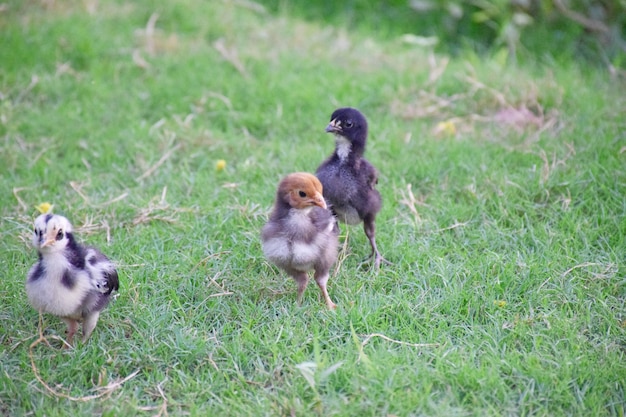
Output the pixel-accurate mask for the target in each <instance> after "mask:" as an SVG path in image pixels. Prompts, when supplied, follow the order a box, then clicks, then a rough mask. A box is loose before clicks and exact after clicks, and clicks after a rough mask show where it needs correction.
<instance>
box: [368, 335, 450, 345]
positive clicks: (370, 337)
mask: <svg viewBox="0 0 626 417" xmlns="http://www.w3.org/2000/svg"><path fill="white" fill-rule="evenodd" d="M374 337H380V338H381V339H384V340H386V341H388V342H391V343H395V344H398V345H404V346H411V347H439V345H440V343H410V342H403V341H402V340H395V339H392V338H390V337H387V336H385V335H384V334H381V333H372V334H370V335H368V336H367V337H366V338H365V339H363V342H361V347H365V345H366V344H368V343H369V341H370V340H371V339H373V338H374Z"/></svg>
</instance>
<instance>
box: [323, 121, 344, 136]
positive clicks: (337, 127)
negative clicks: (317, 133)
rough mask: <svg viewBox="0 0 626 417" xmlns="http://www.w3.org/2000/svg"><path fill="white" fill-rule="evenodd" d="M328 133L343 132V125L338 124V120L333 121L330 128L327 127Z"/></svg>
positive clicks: (329, 124) (329, 125)
mask: <svg viewBox="0 0 626 417" xmlns="http://www.w3.org/2000/svg"><path fill="white" fill-rule="evenodd" d="M326 132H327V133H331V132H332V133H338V132H341V123H338V122H337V119H333V120H331V121H330V123H328V126H326Z"/></svg>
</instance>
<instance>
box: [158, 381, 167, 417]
mask: <svg viewBox="0 0 626 417" xmlns="http://www.w3.org/2000/svg"><path fill="white" fill-rule="evenodd" d="M165 381H167V378H166V379H165V380H163V381H161V382H159V384H158V385H157V390H158V391H159V395H160V396H161V398H163V404H161V407H160V408H159V413H158V414H157V416H158V417H161V416H167V415H168V414H167V397H166V396H165V393H164V392H163V387H162V385H163V384H164V383H165Z"/></svg>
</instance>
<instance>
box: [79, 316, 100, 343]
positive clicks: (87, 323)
mask: <svg viewBox="0 0 626 417" xmlns="http://www.w3.org/2000/svg"><path fill="white" fill-rule="evenodd" d="M98 317H100V312H99V311H96V312H94V313H91V315H89V316H87V317H85V319H84V321H83V342H86V341H87V339H89V336H91V332H93V329H95V328H96V324H97V323H98Z"/></svg>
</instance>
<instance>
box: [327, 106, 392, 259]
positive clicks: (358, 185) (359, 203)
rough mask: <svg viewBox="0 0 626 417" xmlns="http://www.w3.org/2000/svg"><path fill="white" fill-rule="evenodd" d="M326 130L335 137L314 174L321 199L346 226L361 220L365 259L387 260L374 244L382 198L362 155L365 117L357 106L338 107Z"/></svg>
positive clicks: (375, 174) (375, 175)
mask: <svg viewBox="0 0 626 417" xmlns="http://www.w3.org/2000/svg"><path fill="white" fill-rule="evenodd" d="M326 132H329V133H333V134H334V136H335V152H334V153H333V154H332V155H331V156H330V158H328V159H327V160H326V161H324V162H323V163H322V164H321V165H320V166H319V168H317V171H316V172H315V175H317V178H319V180H320V182H321V183H322V185H323V187H324V198H325V199H326V200H327V201H328V202H329V203H330V206H331V207H330V208H331V210H332V211H333V212H334V213H335V215H336V216H337V218H338V219H339V220H340V221H342V222H344V223H346V224H350V225H355V224H359V223H361V222H363V229H364V230H365V235H366V236H367V238H368V239H369V241H370V245H371V246H372V253H371V254H370V256H369V258H371V257H374V266H375V268H376V269H378V268H379V267H380V263H381V262H387V263H389V262H388V261H387V260H386V259H385V258H383V257H382V255H381V254H380V252H379V251H378V247H377V246H376V214H377V213H378V212H379V211H380V208H381V205H382V199H381V197H380V193H379V192H378V190H377V189H376V184H377V183H378V172H377V171H376V168H374V166H373V165H372V164H370V163H369V162H368V161H367V160H366V159H365V158H363V153H364V152H365V144H366V141H367V120H366V119H365V116H363V114H361V112H360V111H358V110H357V109H353V108H350V107H345V108H340V109H337V110H335V111H334V112H333V114H332V116H331V117H330V123H329V124H328V126H326Z"/></svg>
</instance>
